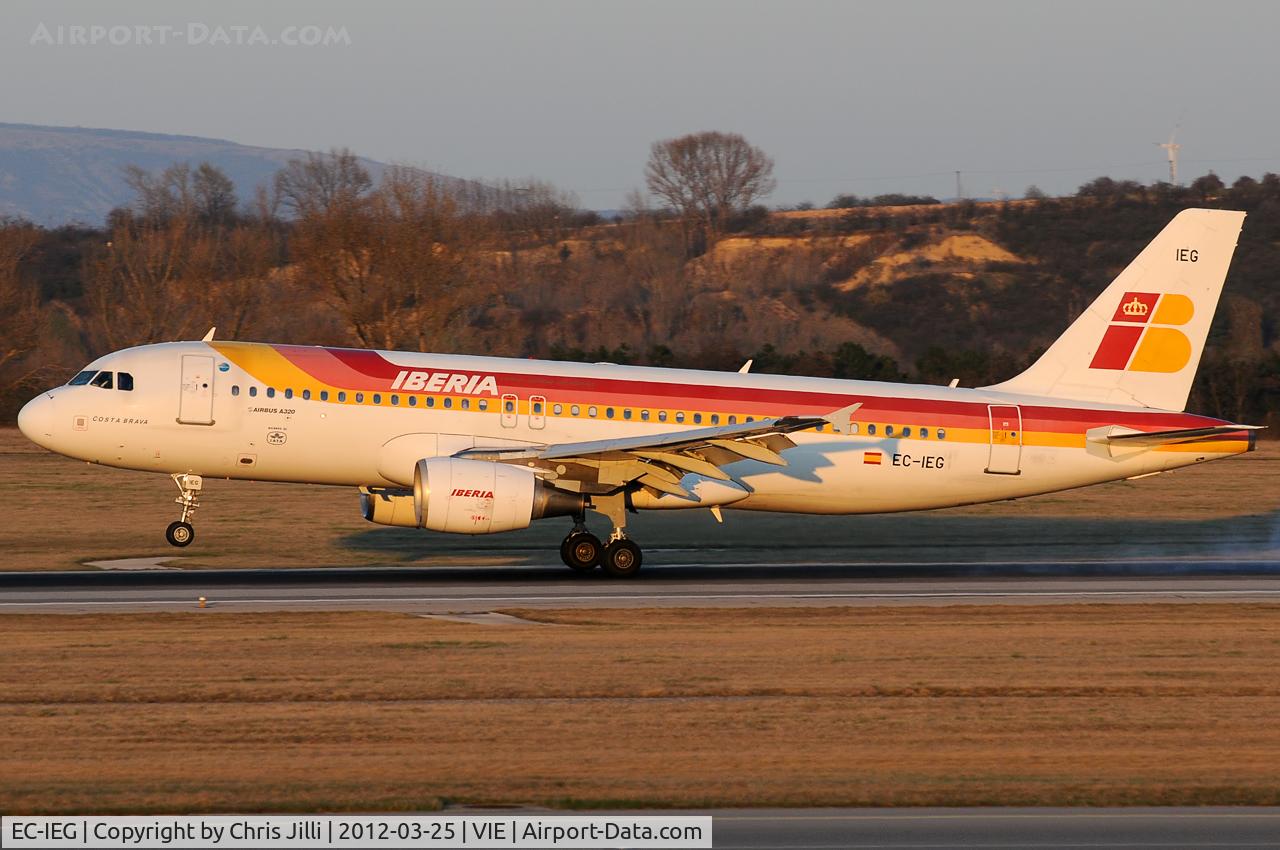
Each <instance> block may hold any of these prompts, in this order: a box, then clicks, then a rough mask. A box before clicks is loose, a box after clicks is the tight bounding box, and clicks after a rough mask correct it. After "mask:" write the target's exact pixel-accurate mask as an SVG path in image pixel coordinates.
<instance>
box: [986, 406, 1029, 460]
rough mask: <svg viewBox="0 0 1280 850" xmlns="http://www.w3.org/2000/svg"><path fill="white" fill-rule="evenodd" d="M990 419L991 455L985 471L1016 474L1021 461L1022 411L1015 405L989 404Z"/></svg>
mask: <svg viewBox="0 0 1280 850" xmlns="http://www.w3.org/2000/svg"><path fill="white" fill-rule="evenodd" d="M987 412H988V415H989V416H990V419H991V455H990V457H989V458H988V459H987V470H986V471H987V472H990V473H992V474H993V475H1018V474H1019V473H1020V472H1021V471H1022V468H1021V463H1022V411H1021V410H1020V409H1019V408H1018V407H1016V406H1015V405H1001V404H989V405H987Z"/></svg>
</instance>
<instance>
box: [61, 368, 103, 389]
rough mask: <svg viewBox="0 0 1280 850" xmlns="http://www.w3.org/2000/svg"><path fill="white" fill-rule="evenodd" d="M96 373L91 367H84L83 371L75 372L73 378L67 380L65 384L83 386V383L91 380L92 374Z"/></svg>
mask: <svg viewBox="0 0 1280 850" xmlns="http://www.w3.org/2000/svg"><path fill="white" fill-rule="evenodd" d="M96 374H98V373H97V372H96V371H94V370H93V369H86V370H85V371H83V372H77V373H76V376H75V377H74V378H72V379H71V380H69V381H67V386H69V387H83V386H84V385H85V384H87V383H89V381H91V380H93V376H94V375H96Z"/></svg>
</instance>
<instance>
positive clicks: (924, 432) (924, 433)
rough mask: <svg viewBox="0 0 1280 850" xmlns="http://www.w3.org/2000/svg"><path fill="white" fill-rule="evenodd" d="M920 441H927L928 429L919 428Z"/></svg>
mask: <svg viewBox="0 0 1280 850" xmlns="http://www.w3.org/2000/svg"><path fill="white" fill-rule="evenodd" d="M920 439H922V440H927V439H929V429H928V428H921V429H920Z"/></svg>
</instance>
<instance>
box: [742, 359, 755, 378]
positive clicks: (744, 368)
mask: <svg viewBox="0 0 1280 850" xmlns="http://www.w3.org/2000/svg"><path fill="white" fill-rule="evenodd" d="M754 362H756V361H755V360H748V361H747V362H746V363H743V364H742V368H741V369H739V370H738V374H740V375H745V374H747V373H748V372H750V371H751V364H752V363H754Z"/></svg>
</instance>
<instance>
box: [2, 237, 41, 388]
mask: <svg viewBox="0 0 1280 850" xmlns="http://www.w3.org/2000/svg"><path fill="white" fill-rule="evenodd" d="M38 238H39V231H37V230H36V228H35V227H34V226H32V225H30V224H27V223H26V222H6V221H0V368H3V367H4V366H6V365H8V364H9V363H11V362H12V361H14V360H17V359H18V358H20V357H22V356H23V355H25V354H27V353H28V352H29V351H31V350H32V349H33V348H35V346H36V344H37V343H38V342H39V338H40V322H39V318H40V300H39V296H38V293H37V288H36V285H35V283H33V282H31V281H29V280H24V279H23V277H22V275H21V274H20V270H19V264H20V263H21V262H22V260H23V258H25V257H26V256H27V255H29V254H30V253H31V251H32V250H33V249H34V248H35V246H36V242H37V241H38Z"/></svg>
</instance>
